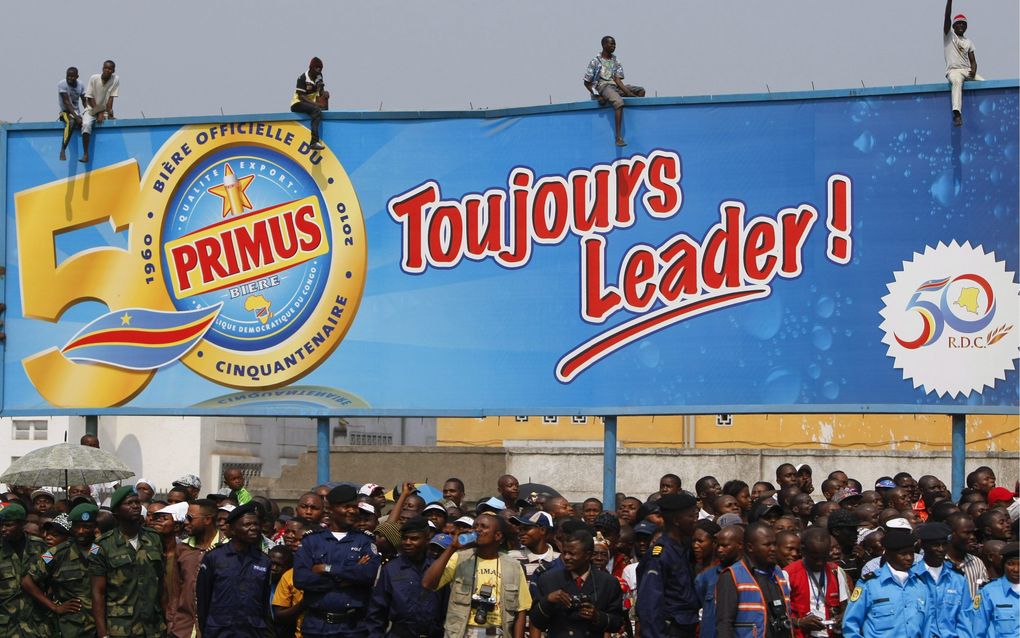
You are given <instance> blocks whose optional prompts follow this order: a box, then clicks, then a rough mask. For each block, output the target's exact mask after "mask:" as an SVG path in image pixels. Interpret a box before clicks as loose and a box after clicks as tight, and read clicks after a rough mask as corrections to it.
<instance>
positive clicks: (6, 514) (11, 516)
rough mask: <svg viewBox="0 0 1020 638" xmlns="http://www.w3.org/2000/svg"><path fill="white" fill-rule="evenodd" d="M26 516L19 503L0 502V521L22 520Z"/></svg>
mask: <svg viewBox="0 0 1020 638" xmlns="http://www.w3.org/2000/svg"><path fill="white" fill-rule="evenodd" d="M26 518H28V513H27V512H26V511H25V508H24V507H23V506H22V505H21V504H19V503H0V521H23V520H25V519H26Z"/></svg>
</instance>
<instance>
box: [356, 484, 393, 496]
mask: <svg viewBox="0 0 1020 638" xmlns="http://www.w3.org/2000/svg"><path fill="white" fill-rule="evenodd" d="M385 489H386V488H384V487H383V486H382V485H379V484H378V483H365V484H364V485H362V486H361V489H359V490H358V494H360V495H361V496H372V495H373V494H375V492H376V490H384V491H385Z"/></svg>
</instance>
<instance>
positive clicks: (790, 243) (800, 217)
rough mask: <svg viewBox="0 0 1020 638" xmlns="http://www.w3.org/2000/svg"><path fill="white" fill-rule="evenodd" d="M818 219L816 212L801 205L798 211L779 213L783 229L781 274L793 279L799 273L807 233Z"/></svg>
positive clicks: (786, 210)
mask: <svg viewBox="0 0 1020 638" xmlns="http://www.w3.org/2000/svg"><path fill="white" fill-rule="evenodd" d="M817 219H818V212H817V211H816V210H815V209H814V208H811V207H810V206H808V205H807V204H804V205H802V206H801V207H800V208H799V209H793V208H786V209H784V210H782V211H780V212H779V223H780V224H781V225H782V228H783V266H782V268H781V271H782V274H783V275H785V276H787V277H793V276H796V275H799V274H800V273H801V268H802V264H801V250H802V248H803V245H804V241H805V240H806V239H807V234H808V231H809V230H811V227H812V226H813V225H814V223H815V221H816V220H817Z"/></svg>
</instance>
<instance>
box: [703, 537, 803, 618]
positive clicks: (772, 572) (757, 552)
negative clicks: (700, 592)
mask: <svg viewBox="0 0 1020 638" xmlns="http://www.w3.org/2000/svg"><path fill="white" fill-rule="evenodd" d="M715 592H716V602H715V604H716V622H715V629H716V637H717V638H751V637H754V638H789V637H790V636H792V635H793V623H792V622H791V621H790V586H789V584H788V583H787V582H786V577H785V576H784V575H783V570H781V569H779V567H778V566H777V565H776V533H775V532H774V531H772V527H770V526H769V524H768V523H765V522H754V523H751V524H750V525H748V526H747V531H746V532H744V558H743V559H741V560H738V561H737V562H735V563H733V564H732V565H730V566H729V567H728V568H727V569H725V570H723V572H722V573H721V574H720V575H719V582H718V584H717V585H716V589H715Z"/></svg>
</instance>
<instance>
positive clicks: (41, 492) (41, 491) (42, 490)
mask: <svg viewBox="0 0 1020 638" xmlns="http://www.w3.org/2000/svg"><path fill="white" fill-rule="evenodd" d="M37 496H47V497H49V499H50V500H51V501H55V500H57V497H55V496H53V492H51V491H49V490H47V489H45V488H40V489H38V490H35V491H34V492H32V496H31V497H30V499H29V500H32V501H34V500H35V497H37Z"/></svg>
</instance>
